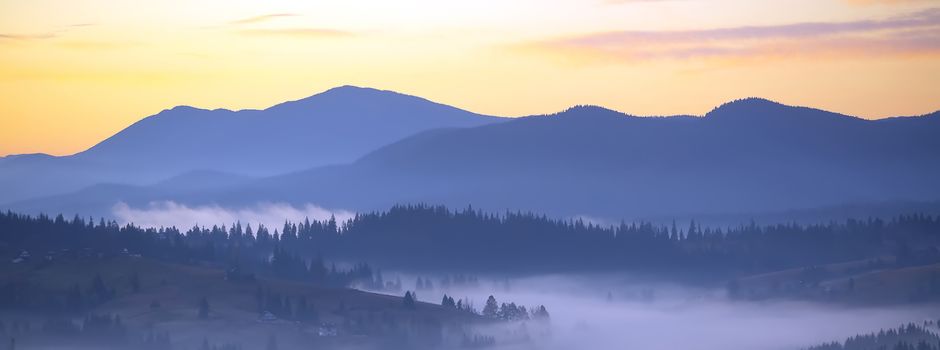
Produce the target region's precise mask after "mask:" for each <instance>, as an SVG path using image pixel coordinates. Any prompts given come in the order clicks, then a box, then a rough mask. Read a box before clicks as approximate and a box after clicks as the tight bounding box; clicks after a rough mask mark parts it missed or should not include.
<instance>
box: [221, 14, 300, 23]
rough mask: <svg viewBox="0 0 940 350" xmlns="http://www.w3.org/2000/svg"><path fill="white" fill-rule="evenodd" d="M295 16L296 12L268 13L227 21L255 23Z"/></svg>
mask: <svg viewBox="0 0 940 350" xmlns="http://www.w3.org/2000/svg"><path fill="white" fill-rule="evenodd" d="M295 16H298V14H296V13H270V14H266V15H260V16H254V17H248V18H242V19H237V20H234V21H231V22H229V24H235V25H242V24H255V23H261V22H267V21H270V20H274V19H278V18H283V17H295Z"/></svg>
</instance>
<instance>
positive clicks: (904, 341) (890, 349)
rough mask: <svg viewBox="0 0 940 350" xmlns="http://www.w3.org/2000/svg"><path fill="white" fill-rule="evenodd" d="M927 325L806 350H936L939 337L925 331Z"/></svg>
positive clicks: (900, 328) (850, 339) (898, 329)
mask: <svg viewBox="0 0 940 350" xmlns="http://www.w3.org/2000/svg"><path fill="white" fill-rule="evenodd" d="M927 327H928V324H925V325H924V326H918V325H915V324H913V323H910V324H907V325H906V326H901V327H898V328H897V329H888V330H881V331H878V332H877V333H870V334H864V335H856V336H854V337H851V338H848V339H846V340H845V342H842V343H840V342H832V343H828V344H822V345H817V346H813V347H810V348H807V349H806V350H938V349H940V336H937V334H936V333H934V332H931V331H930V330H928V329H927Z"/></svg>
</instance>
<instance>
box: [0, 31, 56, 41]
mask: <svg viewBox="0 0 940 350" xmlns="http://www.w3.org/2000/svg"><path fill="white" fill-rule="evenodd" d="M55 37H56V34H55V33H34V34H15V33H0V39H5V40H22V41H27V40H42V39H52V38H55Z"/></svg>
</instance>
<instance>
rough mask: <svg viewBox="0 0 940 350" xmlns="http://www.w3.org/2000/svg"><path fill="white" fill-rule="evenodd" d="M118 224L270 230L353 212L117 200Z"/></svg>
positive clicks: (266, 205) (313, 207) (266, 204)
mask: <svg viewBox="0 0 940 350" xmlns="http://www.w3.org/2000/svg"><path fill="white" fill-rule="evenodd" d="M111 212H112V214H113V215H114V217H115V218H116V219H117V221H118V223H120V224H122V225H123V224H128V223H133V224H134V225H136V226H139V227H171V226H175V227H177V228H180V229H186V228H189V227H193V226H201V227H211V226H213V225H219V226H222V225H231V224H233V223H235V222H241V223H242V224H251V225H257V224H259V223H260V224H263V225H265V226H267V227H269V228H271V229H272V230H273V229H274V228H279V227H280V226H281V225H283V224H284V222H285V221H291V222H303V221H304V219H308V218H309V219H310V220H327V219H329V218H330V217H331V216H334V217H335V218H336V220H337V221H338V222H342V221H346V220H348V219H350V218H352V217H353V216H354V215H355V213H353V212H350V211H346V210H330V209H325V208H323V207H320V206H318V205H315V204H311V203H308V204H305V205H303V206H294V205H291V204H287V203H270V202H262V203H257V204H255V205H254V206H250V207H243V208H225V207H221V206H218V205H204V206H188V205H186V204H181V203H177V202H175V201H159V202H151V203H149V204H148V205H147V206H146V207H143V208H133V207H131V206H129V205H128V204H127V203H123V202H119V203H117V204H115V205H114V207H113V208H112V210H111Z"/></svg>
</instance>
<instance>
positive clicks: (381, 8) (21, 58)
mask: <svg viewBox="0 0 940 350" xmlns="http://www.w3.org/2000/svg"><path fill="white" fill-rule="evenodd" d="M345 84H352V85H359V86H369V87H376V88H381V89H389V90H396V91H400V92H404V93H409V94H414V95H419V96H422V97H426V98H429V99H432V100H435V101H438V102H442V103H447V104H451V105H454V106H457V107H461V108H465V109H469V110H472V111H475V112H480V113H488V114H497V115H526V114H537V113H547V112H555V111H558V110H561V109H564V108H565V107H568V106H571V105H574V104H598V105H603V106H606V107H609V108H613V109H617V110H620V111H624V112H628V113H633V114H644V115H647V114H703V113H705V112H707V111H708V110H709V109H711V108H712V107H714V106H716V105H718V104H720V103H722V102H726V101H728V100H732V99H735V98H741V97H746V96H761V97H767V98H770V99H774V100H778V101H781V102H784V103H787V104H796V105H809V106H814V107H819V108H824V109H829V110H833V111H837V112H842V113H846V114H853V115H859V116H862V117H866V118H878V117H884V116H894V115H918V114H924V113H928V112H932V111H934V110H937V109H940V88H937V86H940V1H937V0H761V1H753V0H558V1H549V0H515V1H503V0H500V1H496V0H475V1H470V0H454V1H440V0H433V1H432V0H405V1H379V0H350V1H329V2H327V1H323V2H320V1H313V2H311V1H266V2H264V3H263V4H261V3H260V2H258V1H224V0H213V1H192V0H172V1H160V2H144V3H141V2H133V1H123V0H33V1H11V0H0V96H2V97H0V98H2V100H0V155H5V154H14V153H31V152H45V153H51V154H57V155H62V154H70V153H74V152H77V151H80V150H83V149H85V148H87V147H89V146H91V145H93V144H95V143H96V142H98V141H100V140H102V139H104V138H106V137H108V136H110V135H112V134H114V133H115V132H117V131H119V130H120V129H122V128H124V127H126V126H127V125H130V124H131V123H133V122H134V121H137V120H139V119H141V118H143V117H146V116H148V115H151V114H154V113H157V112H159V111H160V110H162V109H165V108H169V107H172V106H175V105H183V104H185V105H193V106H196V107H203V108H230V109H242V108H264V107H267V106H270V105H272V104H275V103H278V102H282V101H285V100H291V99H297V98H301V97H305V96H308V95H311V94H314V93H317V92H320V91H323V90H326V89H328V88H330V87H334V86H338V85H345Z"/></svg>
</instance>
